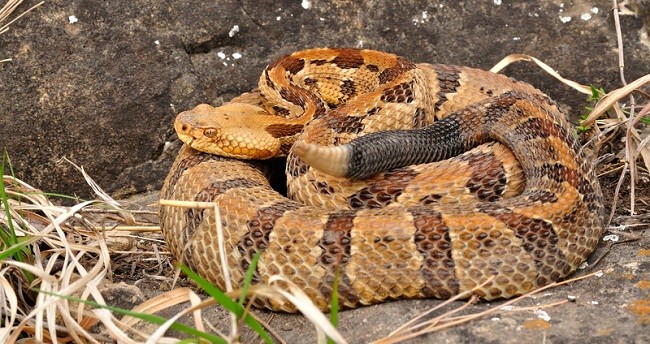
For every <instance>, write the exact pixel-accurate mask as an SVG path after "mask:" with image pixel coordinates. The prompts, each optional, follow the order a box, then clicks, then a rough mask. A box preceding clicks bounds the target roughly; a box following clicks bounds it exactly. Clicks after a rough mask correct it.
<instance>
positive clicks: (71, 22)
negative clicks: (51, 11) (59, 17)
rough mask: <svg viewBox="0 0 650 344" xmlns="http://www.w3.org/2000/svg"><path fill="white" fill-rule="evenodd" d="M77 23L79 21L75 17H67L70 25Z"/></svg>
mask: <svg viewBox="0 0 650 344" xmlns="http://www.w3.org/2000/svg"><path fill="white" fill-rule="evenodd" d="M78 21H79V19H77V17H76V16H74V15H72V16H68V22H69V23H70V24H74V23H76V22H78Z"/></svg>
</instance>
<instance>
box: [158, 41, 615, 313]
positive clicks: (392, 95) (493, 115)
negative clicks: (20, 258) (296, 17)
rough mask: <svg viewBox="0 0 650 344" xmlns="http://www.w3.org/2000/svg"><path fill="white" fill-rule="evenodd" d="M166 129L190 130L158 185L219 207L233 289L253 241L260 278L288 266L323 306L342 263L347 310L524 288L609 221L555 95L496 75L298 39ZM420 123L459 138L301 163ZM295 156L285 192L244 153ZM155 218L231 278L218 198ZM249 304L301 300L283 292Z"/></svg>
mask: <svg viewBox="0 0 650 344" xmlns="http://www.w3.org/2000/svg"><path fill="white" fill-rule="evenodd" d="M175 126H176V129H177V131H178V133H179V137H181V139H182V140H183V141H185V142H186V143H187V144H186V145H184V147H183V148H182V149H181V151H180V153H179V154H178V156H177V158H176V160H175V162H174V164H173V166H172V168H171V171H170V173H169V176H168V177H167V179H166V180H165V182H164V187H163V189H162V191H161V197H162V198H164V199H175V200H188V201H204V202H215V203H216V204H217V205H218V206H219V209H220V212H221V222H222V225H223V229H224V236H225V240H224V247H225V250H226V257H227V260H228V264H229V267H230V270H231V275H232V280H233V284H234V285H238V284H240V283H241V282H242V280H243V277H244V274H245V272H246V269H248V267H249V264H250V262H251V258H252V256H253V255H254V254H255V253H256V252H262V254H261V258H260V261H259V264H258V265H257V269H256V270H255V273H254V282H256V283H264V282H266V281H268V279H269V277H271V276H273V275H280V276H282V277H284V278H285V279H287V280H289V281H291V282H293V283H295V284H296V285H297V286H299V287H300V288H302V289H303V290H304V291H305V293H307V295H308V296H309V297H310V298H311V299H312V300H313V301H314V302H315V304H316V305H317V306H318V307H320V308H321V309H328V307H329V302H330V298H331V296H332V284H333V282H334V279H335V276H337V271H338V278H339V289H338V294H339V298H340V302H341V304H342V305H343V306H344V307H347V308H352V307H358V306H362V305H369V304H374V303H379V302H385V301H387V300H393V299H398V298H424V297H435V298H449V297H451V296H453V295H456V294H459V293H461V292H465V291H468V290H472V289H474V288H476V287H477V286H479V285H481V284H482V283H483V282H485V281H486V280H487V279H488V278H491V277H493V280H492V281H491V282H490V283H488V284H486V285H484V286H482V287H480V288H477V289H475V290H474V293H476V294H478V295H480V296H481V297H483V298H485V299H495V298H507V297H511V296H514V295H519V294H522V293H526V292H529V291H531V290H534V289H536V288H538V287H540V286H543V285H546V284H548V283H551V282H553V281H556V280H558V279H562V278H564V277H565V276H567V275H569V274H571V273H572V272H573V271H575V269H576V268H577V267H578V265H579V264H580V263H581V262H583V261H584V260H585V259H586V258H587V256H588V255H589V254H590V253H591V252H592V251H593V250H594V248H595V247H596V245H597V243H598V241H599V238H600V236H601V234H602V231H603V225H602V222H601V213H602V210H603V205H602V195H601V191H600V187H599V185H598V181H597V179H596V175H595V173H594V169H593V159H591V158H590V157H589V156H587V155H586V153H585V152H584V151H583V150H582V149H581V147H580V145H579V143H578V142H577V140H576V138H575V137H574V132H573V129H572V128H571V126H570V125H569V124H568V122H567V121H566V119H565V117H564V115H563V114H562V113H561V112H560V110H559V109H558V107H557V106H556V105H555V103H554V102H553V101H551V100H550V99H549V98H548V97H547V96H546V95H544V94H543V93H541V92H540V91H538V90H536V89H535V88H533V87H532V86H530V85H528V84H526V83H522V82H518V81H516V80H513V79H510V78H508V77H505V76H503V75H498V74H494V73H490V72H486V71H482V70H478V69H472V68H467V67H458V66H448V65H436V64H414V63H412V62H410V61H408V60H406V59H404V58H402V57H398V56H396V55H393V54H389V53H384V52H377V51H371V50H356V49H311V50H304V51H298V52H295V53H293V54H290V55H287V56H284V57H282V58H280V59H279V60H277V61H276V62H274V63H273V64H271V65H269V66H268V67H267V68H266V69H265V70H264V72H263V74H262V76H261V78H260V81H259V85H258V89H257V90H255V91H254V92H252V93H250V94H244V95H242V96H240V97H238V98H236V99H234V100H232V101H231V102H229V103H227V104H224V105H223V106H220V107H217V108H214V107H212V106H209V105H199V106H198V107H196V108H195V109H193V110H190V111H186V112H184V113H181V114H180V115H179V117H178V118H177V120H176V123H175ZM428 126H431V128H433V129H435V130H434V132H436V133H440V134H442V136H443V137H441V138H440V139H438V138H434V139H433V141H437V140H438V141H440V143H441V144H445V142H452V143H453V144H455V145H456V146H458V145H461V146H463V147H467V151H466V152H463V153H462V154H460V155H457V156H455V157H451V158H450V159H446V160H442V161H438V162H431V163H426V164H418V165H411V166H404V167H399V168H394V169H391V170H388V171H386V172H382V173H379V174H376V175H373V176H371V177H368V178H364V179H360V180H359V179H346V178H340V177H335V176H331V175H328V174H324V173H322V172H320V171H318V170H316V169H314V168H312V167H310V166H309V165H307V164H306V163H305V162H304V161H310V162H313V163H314V164H315V166H316V167H318V168H321V169H323V168H324V169H326V170H327V169H332V170H336V171H338V170H341V171H347V173H348V174H350V173H351V172H350V171H348V170H346V169H348V168H350V167H349V166H347V165H345V166H344V167H343V168H340V167H339V165H338V163H340V162H343V163H345V162H346V161H347V160H345V159H340V158H341V156H343V157H346V155H345V154H343V155H341V154H339V153H341V152H348V151H349V150H347V149H348V148H349V147H352V146H354V142H356V141H353V139H354V138H358V137H363V136H364V135H366V134H369V133H375V132H383V131H386V130H395V129H413V128H423V127H428ZM294 143H295V144H296V146H295V147H302V148H304V147H311V148H314V147H315V148H316V151H314V150H312V149H306V150H305V149H297V148H296V149H294V150H291V151H290V149H291V147H292V145H294ZM346 144H350V146H348V145H346ZM342 145H343V148H335V149H330V150H327V148H328V147H329V148H331V147H339V146H342ZM190 146H192V147H194V148H191V147H190ZM346 147H348V148H346ZM371 147H374V146H371ZM320 148H326V149H325V150H322V151H319V150H318V149H320ZM203 150H204V152H201V151H203ZM415 151H419V149H418V148H416V149H415ZM213 153H215V154H213ZM287 153H288V157H287V167H286V175H287V179H288V197H287V196H284V195H282V194H280V193H278V192H276V191H274V190H273V189H272V188H271V187H270V185H269V182H268V180H267V178H266V175H265V172H264V170H265V168H264V165H265V163H264V161H256V160H250V159H266V158H270V157H273V156H281V155H285V154H287ZM296 153H299V154H300V155H301V157H302V158H301V157H298V156H297V155H296ZM409 154H410V153H404V155H409ZM413 154H419V153H417V152H416V153H413ZM399 155H400V156H396V155H395V154H389V153H386V156H385V159H387V160H391V159H398V158H401V153H400V154H399ZM445 158H446V156H445ZM330 159H333V160H330ZM337 159H338V160H337ZM359 161H361V160H359ZM380 163H381V161H380ZM319 166H320V167H319ZM354 168H361V169H363V168H364V166H357V167H354ZM160 219H161V226H162V230H163V233H164V236H165V240H166V241H167V243H168V244H169V247H170V249H171V251H172V253H173V254H174V256H175V257H176V258H177V259H178V260H179V261H181V262H182V263H184V264H187V265H188V266H189V267H190V268H192V269H193V270H195V271H197V272H198V273H199V274H201V275H202V276H203V277H205V278H207V279H208V280H210V281H211V282H213V283H215V284H217V285H218V286H220V287H222V288H223V287H224V280H223V276H222V273H221V266H220V260H219V246H218V244H217V232H216V229H215V228H216V226H215V223H214V221H215V216H214V213H213V211H212V210H201V209H185V208H180V207H170V206H162V207H161V208H160ZM256 305H257V306H260V307H267V308H270V309H274V310H283V311H289V312H291V311H295V308H294V306H293V305H291V304H290V303H288V302H285V301H284V300H282V299H268V298H258V299H257V300H256Z"/></svg>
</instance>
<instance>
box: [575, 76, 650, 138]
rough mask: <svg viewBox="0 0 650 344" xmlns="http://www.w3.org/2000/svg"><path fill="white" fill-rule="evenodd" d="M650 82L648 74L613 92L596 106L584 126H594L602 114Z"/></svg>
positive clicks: (601, 99)
mask: <svg viewBox="0 0 650 344" xmlns="http://www.w3.org/2000/svg"><path fill="white" fill-rule="evenodd" d="M649 82H650V74H647V75H645V76H642V77H640V78H638V79H636V80H634V81H632V82H631V83H629V84H627V86H624V87H621V88H619V89H617V90H614V91H612V92H609V93H608V94H606V95H605V96H603V97H602V98H600V100H599V101H598V103H597V104H596V106H595V107H594V110H593V111H592V112H591V114H589V116H588V117H587V118H586V119H585V120H584V121H583V124H584V125H588V126H589V125H593V124H594V122H595V121H596V119H598V117H600V116H601V115H602V114H604V113H605V111H607V109H609V108H611V107H612V106H614V104H616V103H617V102H618V101H620V100H621V99H622V98H623V97H626V96H627V95H628V94H630V92H632V91H633V90H635V89H637V88H640V87H641V86H643V85H645V84H647V83H649Z"/></svg>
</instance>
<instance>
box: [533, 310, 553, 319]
mask: <svg viewBox="0 0 650 344" xmlns="http://www.w3.org/2000/svg"><path fill="white" fill-rule="evenodd" d="M535 315H537V317H538V318H539V319H542V320H544V321H550V320H551V316H550V315H548V313H546V311H545V310H543V309H536V310H535Z"/></svg>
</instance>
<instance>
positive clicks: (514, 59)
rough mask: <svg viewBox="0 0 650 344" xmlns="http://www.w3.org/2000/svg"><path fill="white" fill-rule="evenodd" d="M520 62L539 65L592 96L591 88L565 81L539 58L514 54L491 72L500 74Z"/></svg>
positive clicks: (566, 81) (568, 84) (565, 82)
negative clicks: (509, 66) (507, 67)
mask: <svg viewBox="0 0 650 344" xmlns="http://www.w3.org/2000/svg"><path fill="white" fill-rule="evenodd" d="M518 61H527V62H534V63H535V64H536V65H538V66H539V67H540V68H542V69H543V70H544V71H545V72H546V73H548V74H550V75H551V76H553V77H554V78H556V79H558V80H560V81H561V82H562V83H563V84H565V85H567V86H569V87H571V88H573V89H575V90H576V91H578V92H580V93H584V94H589V95H591V87H589V86H585V85H582V84H579V83H577V82H575V81H572V80H569V79H565V78H563V77H562V76H561V75H560V74H559V73H558V72H556V71H555V69H553V68H551V67H550V66H549V65H547V64H546V63H544V62H542V61H540V60H538V59H537V58H535V57H533V56H530V55H526V54H512V55H508V56H506V57H504V58H503V59H502V60H501V61H499V62H498V63H497V64H496V65H494V67H492V68H491V69H490V72H493V73H499V72H500V71H501V70H503V68H505V67H506V66H508V65H510V64H511V63H513V62H518Z"/></svg>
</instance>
